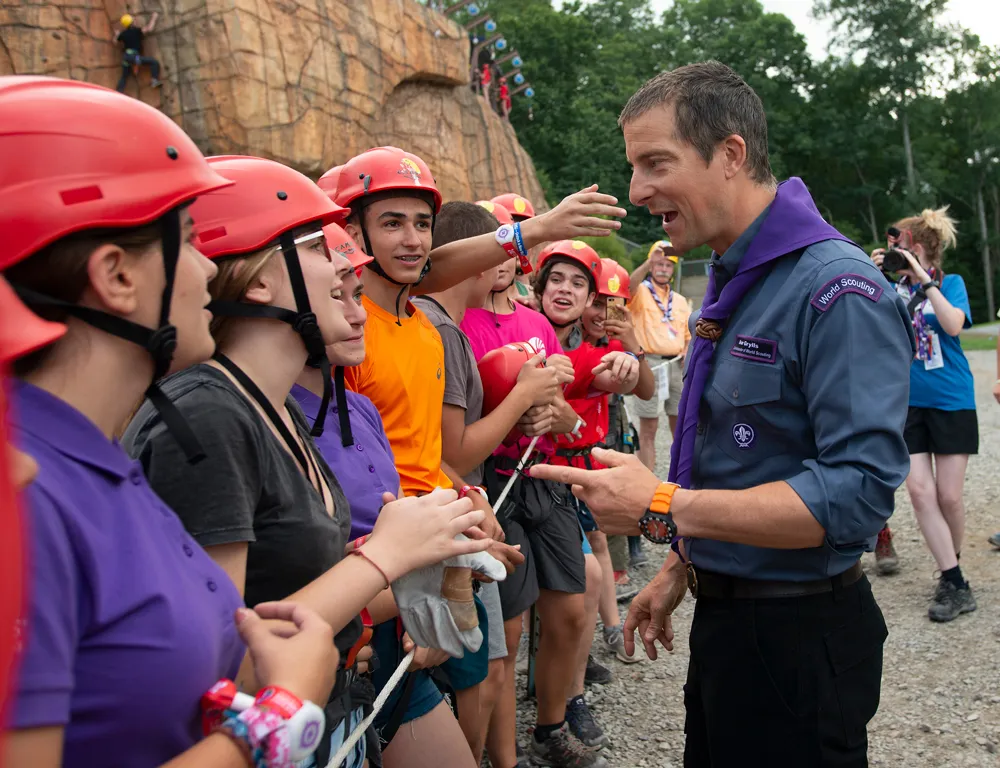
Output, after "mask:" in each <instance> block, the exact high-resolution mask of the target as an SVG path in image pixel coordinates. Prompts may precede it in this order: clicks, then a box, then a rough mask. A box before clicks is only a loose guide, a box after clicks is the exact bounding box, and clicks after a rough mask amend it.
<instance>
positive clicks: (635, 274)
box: [628, 258, 653, 296]
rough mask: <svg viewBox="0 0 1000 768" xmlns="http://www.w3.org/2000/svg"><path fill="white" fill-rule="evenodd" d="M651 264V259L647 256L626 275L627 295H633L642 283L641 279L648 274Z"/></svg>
mask: <svg viewBox="0 0 1000 768" xmlns="http://www.w3.org/2000/svg"><path fill="white" fill-rule="evenodd" d="M652 266H653V261H652V259H649V258H647V259H646V260H645V261H644V262H642V264H640V265H639V266H638V267H636V268H635V269H633V270H632V274H630V275H629V276H628V292H629V295H631V296H635V292H636V291H638V290H639V286H640V285H642V281H643V280H645V279H646V277H648V276H649V270H650V269H651V268H652Z"/></svg>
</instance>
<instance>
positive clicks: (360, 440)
mask: <svg viewBox="0 0 1000 768" xmlns="http://www.w3.org/2000/svg"><path fill="white" fill-rule="evenodd" d="M292 397H294V398H295V400H296V402H298V404H299V407H300V408H302V412H303V413H304V414H305V415H306V418H307V419H308V420H309V424H310V425H312V423H313V422H314V421H316V416H317V414H318V413H319V406H320V399H319V398H318V397H317V396H316V395H314V394H313V393H312V392H310V391H309V390H308V389H306V388H305V387H300V386H299V385H298V384H296V385H295V386H294V387H292ZM347 412H348V413H349V414H350V417H351V432H352V433H353V435H354V445H352V446H348V447H347V448H345V447H344V446H343V445H342V444H341V442H340V415H339V412H338V410H337V405H336V403H331V405H330V412H329V413H328V414H327V417H326V428H325V429H324V430H323V434H322V435H321V436H320V437H317V438H316V447H317V448H319V452H320V453H321V454H322V455H323V458H324V459H326V463H327V464H329V465H330V469H332V470H333V474H334V475H336V476H337V480H339V481H340V485H341V486H342V487H343V489H344V495H345V496H347V501H348V503H349V504H350V505H351V541H353V540H354V539H356V538H358V537H359V536H364V535H365V534H366V533H371V532H372V528H373V527H374V526H375V520H376V519H377V518H378V513H379V510H380V509H382V494H383V493H391V494H392V495H393V496H398V495H399V473H398V472H397V471H396V463H395V459H394V458H393V455H392V448H390V447H389V438H387V437H386V436H385V427H383V426H382V417H381V416H380V415H379V412H378V409H377V408H376V407H375V405H374V403H372V401H371V400H369V399H368V398H367V397H365V396H364V395H359V394H358V393H357V392H351V391H350V390H348V391H347Z"/></svg>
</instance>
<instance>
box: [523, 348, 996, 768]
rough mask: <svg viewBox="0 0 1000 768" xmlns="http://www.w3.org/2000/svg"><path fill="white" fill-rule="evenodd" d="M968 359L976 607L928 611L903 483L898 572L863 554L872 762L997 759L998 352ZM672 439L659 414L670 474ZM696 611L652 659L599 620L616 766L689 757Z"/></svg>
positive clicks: (940, 766)
mask: <svg viewBox="0 0 1000 768" xmlns="http://www.w3.org/2000/svg"><path fill="white" fill-rule="evenodd" d="M969 360H970V363H971V365H972V370H973V374H974V375H975V378H976V402H977V405H978V407H979V429H980V455H979V456H974V457H972V459H971V461H970V463H969V471H968V476H967V480H966V493H965V501H966V508H967V515H968V523H967V526H966V532H967V533H966V543H965V545H964V547H963V550H962V569H963V571H964V572H965V575H966V577H967V578H968V579H969V581H970V582H971V583H972V586H973V590H974V592H975V595H976V600H977V602H978V604H979V610H977V611H976V612H975V613H971V614H966V615H964V616H961V617H960V618H958V619H957V620H955V621H954V622H951V623H950V624H943V625H941V624H932V623H931V622H930V621H929V620H928V618H927V607H928V604H929V601H930V597H931V594H932V593H933V590H934V586H935V583H936V582H935V573H934V572H935V565H934V561H933V559H932V558H931V555H930V552H929V551H928V549H927V547H926V546H925V545H924V543H923V539H922V538H921V536H920V532H919V531H918V529H917V526H916V523H915V521H914V517H913V509H912V507H911V505H910V501H909V498H908V497H907V494H906V491H905V489H902V488H901V489H900V490H899V491H898V492H897V495H896V504H897V509H896V513H895V514H894V515H893V518H892V521H891V525H892V528H893V531H894V534H895V544H896V549H897V552H898V554H899V557H900V562H901V568H900V571H899V573H897V574H896V575H894V576H889V577H879V576H876V575H875V574H874V570H873V568H874V560H873V556H872V555H866V556H865V559H864V561H863V562H864V565H865V569H866V571H867V572H868V574H869V578H870V579H871V580H872V582H873V585H874V590H875V594H876V596H877V597H878V601H879V604H880V605H881V607H882V611H883V613H884V614H885V618H886V622H887V623H888V625H889V639H888V641H887V642H886V646H885V668H884V672H883V678H882V703H881V707H880V708H879V712H878V714H877V715H876V716H875V719H874V720H873V721H872V722H871V724H870V726H869V739H870V748H869V759H870V762H871V764H872V765H875V766H886V767H892V768H895V767H896V766H899V768H903V767H904V766H905V767H906V768H912V767H916V768H923V767H924V766H926V767H927V768H944V767H945V766H947V767H948V768H951V767H952V766H1000V611H998V604H1000V552H997V551H995V550H993V548H992V547H990V545H989V543H988V542H987V541H986V537H987V536H989V535H990V534H991V533H993V532H994V531H996V530H1000V509H998V502H1000V462H998V460H997V459H998V457H1000V406H998V405H997V403H996V402H995V401H994V400H993V397H992V395H991V387H992V384H993V381H994V378H995V373H996V368H995V365H996V357H995V354H994V353H993V352H990V351H987V352H970V353H969ZM669 445H670V437H669V434H668V430H667V429H666V419H662V420H661V422H660V432H659V435H658V440H657V464H658V469H659V473H660V475H661V476H662V477H666V473H667V462H668V458H669ZM643 543H644V545H645V546H646V548H647V549H646V552H647V554H648V555H649V557H650V561H651V563H650V565H648V566H646V567H644V568H641V569H638V570H636V571H634V572H633V573H632V578H633V579H634V580H636V581H638V582H640V583H644V582H646V581H648V580H649V579H650V578H651V577H652V576H653V574H654V573H655V570H656V568H657V567H658V564H659V563H660V562H662V559H663V557H665V554H666V551H665V548H658V547H654V546H652V545H649V544H648V543H646V542H643ZM623 608H624V606H623ZM692 614H693V601H692V600H690V599H687V600H685V602H684V603H683V604H682V605H681V606H680V608H679V609H678V611H677V613H676V614H675V615H674V631H675V633H676V636H677V640H676V641H675V645H674V648H675V650H674V652H673V654H667V653H661V655H660V658H659V660H657V661H655V662H654V661H649V660H648V659H645V658H644V660H643V662H642V663H639V664H633V665H625V664H622V663H621V662H619V661H618V660H617V659H615V658H614V656H613V655H612V654H610V653H609V652H607V651H605V649H604V646H603V643H602V641H601V639H600V630H598V634H597V635H596V636H595V641H594V653H595V655H596V656H597V658H598V659H599V660H600V661H601V662H602V663H604V664H606V665H610V666H611V667H612V669H613V670H614V673H615V679H614V680H613V681H612V682H611V683H610V684H609V685H606V686H594V687H593V688H589V689H588V693H587V698H588V701H589V702H590V705H591V709H592V711H593V712H594V715H595V717H596V718H597V720H598V722H599V723H600V724H601V725H602V727H603V728H604V730H605V732H606V733H607V734H608V736H609V737H610V740H611V743H610V745H609V746H608V747H606V748H605V750H604V751H603V754H604V755H605V756H606V758H607V760H608V763H609V764H610V765H611V766H613V768H634V767H635V768H637V767H639V766H643V767H648V768H670V767H671V766H673V767H674V768H679V767H680V766H681V765H682V764H683V748H684V707H683V703H682V698H681V686H682V685H683V682H684V677H685V674H686V669H687V657H688V649H687V642H686V638H687V636H688V632H689V630H690V626H691V617H692ZM522 651H523V643H522ZM518 682H519V687H520V691H519V695H520V696H521V697H522V700H521V703H520V705H519V731H520V733H521V743H522V744H525V743H527V739H528V738H529V736H528V728H529V727H530V726H531V725H533V723H534V716H535V709H534V702H533V701H531V700H526V699H524V698H523V697H524V683H525V677H524V676H523V675H522V676H519V678H518Z"/></svg>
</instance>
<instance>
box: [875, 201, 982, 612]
mask: <svg viewBox="0 0 1000 768" xmlns="http://www.w3.org/2000/svg"><path fill="white" fill-rule="evenodd" d="M947 210H948V209H947V207H945V208H940V209H938V210H931V209H926V210H924V211H923V212H922V213H921V214H920V215H919V216H911V217H909V218H906V219H903V220H902V221H900V222H899V223H898V224H897V225H896V227H895V230H892V231H891V232H890V238H889V250H888V251H886V250H884V249H881V248H879V249H877V250H875V251H874V252H873V253H872V260H873V261H874V262H875V264H876V266H878V267H880V268H883V269H884V270H886V271H895V272H897V274H898V275H899V280H898V282H897V283H896V290H897V291H898V292H899V293H900V295H901V296H902V297H903V298H904V300H906V301H907V307H908V309H909V311H910V316H911V317H912V319H913V330H914V335H915V336H916V344H917V352H916V355H915V357H914V360H913V365H912V366H911V368H910V408H909V412H908V414H907V417H906V429H905V433H904V436H905V439H906V445H907V447H908V448H909V451H910V474H909V476H908V477H907V478H906V488H907V491H909V494H910V500H911V501H912V502H913V509H914V512H915V514H916V516H917V522H918V523H919V524H920V529H921V531H923V534H924V538H925V539H926V541H927V546H928V547H930V550H931V554H933V555H934V559H935V561H937V565H938V568H939V569H940V570H941V578H940V581H939V582H938V587H937V590H936V592H935V593H934V598H933V600H932V601H931V606H930V609H929V611H928V615H929V616H930V618H931V620H932V621H951V620H952V619H954V618H956V617H957V616H959V614H962V613H968V612H969V611H974V610H976V600H975V598H974V597H973V595H972V590H971V588H970V587H969V583H968V582H967V581H966V580H965V579H964V577H963V576H962V569H961V567H960V566H959V563H958V561H959V556H960V554H961V549H962V539H963V537H964V533H965V504H964V502H963V500H962V490H963V486H964V484H965V468H966V466H967V464H968V462H969V456H970V455H971V454H975V453H977V452H978V450H979V425H978V422H977V419H976V400H975V394H974V391H973V383H972V371H971V370H970V369H969V362H968V360H966V358H965V353H964V352H963V351H962V346H961V344H960V343H959V340H958V335H959V334H960V333H961V331H962V329H963V328H968V327H969V326H971V325H972V312H971V310H970V309H969V295H968V292H967V291H966V289H965V282H964V281H963V280H962V278H961V277H960V276H959V275H945V274H944V273H943V272H942V271H941V256H942V253H943V252H944V250H945V249H946V248H949V247H953V246H954V245H955V243H956V238H955V222H954V220H952V219H951V218H950V217H949V216H948V215H947ZM894 252H897V253H898V254H900V255H902V257H903V260H902V261H900V262H899V264H900V265H902V264H903V263H905V266H902V267H901V268H898V269H897V268H894V267H895V265H893V264H892V261H893V259H896V260H898V259H899V256H898V255H897V253H894ZM884 538H888V527H887V528H886V529H885V530H884V531H883V532H882V534H880V536H879V539H880V540H882V539H884ZM880 543H881V541H880Z"/></svg>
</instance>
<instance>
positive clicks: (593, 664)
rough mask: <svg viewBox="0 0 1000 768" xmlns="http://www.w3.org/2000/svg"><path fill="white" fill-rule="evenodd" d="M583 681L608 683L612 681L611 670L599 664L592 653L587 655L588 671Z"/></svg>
mask: <svg viewBox="0 0 1000 768" xmlns="http://www.w3.org/2000/svg"><path fill="white" fill-rule="evenodd" d="M583 682H584V683H586V684H587V685H607V684H608V683H610V682H611V670H610V669H608V668H607V667H605V666H604V665H603V664H598V663H597V660H596V659H595V658H594V656H593V654H591V655H589V656H587V671H586V672H584V673H583Z"/></svg>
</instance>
